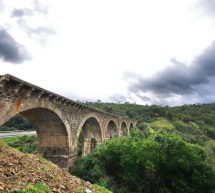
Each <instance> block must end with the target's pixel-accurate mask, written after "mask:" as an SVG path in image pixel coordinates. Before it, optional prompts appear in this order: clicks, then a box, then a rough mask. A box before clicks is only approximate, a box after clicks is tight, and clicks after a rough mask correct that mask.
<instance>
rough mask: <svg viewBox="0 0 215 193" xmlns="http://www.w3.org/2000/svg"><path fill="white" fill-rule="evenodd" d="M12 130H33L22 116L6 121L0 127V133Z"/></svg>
mask: <svg viewBox="0 0 215 193" xmlns="http://www.w3.org/2000/svg"><path fill="white" fill-rule="evenodd" d="M14 130H24V131H26V130H35V129H34V127H33V125H32V124H31V122H30V121H29V120H28V119H26V118H25V117H24V116H22V115H20V114H18V115H16V116H14V117H13V118H11V119H10V120H8V121H7V122H6V123H5V124H4V125H2V126H1V127H0V131H14Z"/></svg>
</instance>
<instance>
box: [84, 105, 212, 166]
mask: <svg viewBox="0 0 215 193" xmlns="http://www.w3.org/2000/svg"><path fill="white" fill-rule="evenodd" d="M86 105H88V106H91V107H94V108H98V109H101V110H103V111H106V112H109V113H115V114H119V115H122V116H127V117H130V118H132V119H135V120H137V121H138V124H137V127H138V128H139V129H141V130H142V131H143V132H144V133H145V134H148V135H149V134H152V133H155V132H158V131H160V130H165V131H168V132H170V133H174V134H177V135H180V136H181V137H182V138H183V139H184V140H186V141H187V142H190V143H195V144H199V145H202V146H204V147H205V148H206V150H207V152H208V154H209V156H210V157H211V159H212V160H215V104H194V105H184V106H179V107H167V106H166V107H161V106H156V105H152V106H148V105H145V106H143V105H136V104H114V103H98V102H97V103H89V102H88V103H86ZM212 160H211V162H213V163H215V161H212ZM214 166H215V165H214Z"/></svg>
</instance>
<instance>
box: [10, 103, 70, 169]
mask: <svg viewBox="0 0 215 193" xmlns="http://www.w3.org/2000/svg"><path fill="white" fill-rule="evenodd" d="M17 114H21V115H22V116H24V117H25V118H27V119H28V120H29V121H30V122H31V123H32V124H33V126H34V127H35V130H36V132H37V135H38V141H39V147H38V148H39V153H40V154H41V155H42V156H43V157H45V158H47V159H48V160H50V161H52V162H54V163H56V164H58V165H59V166H61V167H63V168H66V167H68V160H69V158H70V156H71V149H70V137H69V135H70V132H69V130H70V129H69V124H68V122H67V121H66V120H63V119H62V115H61V114H59V113H58V111H57V110H56V109H55V110H53V109H49V108H45V107H32V108H30V107H29V108H23V109H22V111H20V112H18V113H11V115H12V116H10V117H8V118H7V120H9V119H10V118H12V117H14V116H15V115H17Z"/></svg>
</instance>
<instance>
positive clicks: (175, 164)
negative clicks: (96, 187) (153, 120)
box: [73, 129, 215, 193]
mask: <svg viewBox="0 0 215 193" xmlns="http://www.w3.org/2000/svg"><path fill="white" fill-rule="evenodd" d="M73 174H75V175H77V176H79V177H81V178H83V179H85V180H89V181H91V182H92V183H98V184H102V185H105V186H106V187H107V188H109V189H111V190H112V191H113V192H116V193H128V192H130V193H139V192H141V193H148V192H153V193H158V192H159V193H167V192H168V193H182V192H186V193H195V192H202V193H203V192H204V193H209V192H212V190H213V188H214V186H215V173H214V170H213V169H212V167H211V166H210V165H209V163H208V159H207V156H206V153H205V152H204V150H203V148H202V147H200V146H198V145H193V144H190V143H187V142H185V141H184V140H182V139H181V138H180V137H178V136H176V135H173V134H168V133H158V134H155V135H153V136H150V137H149V138H147V139H145V135H144V134H143V132H141V131H139V130H135V129H134V130H132V132H131V135H129V136H123V137H120V138H114V139H111V140H109V141H107V142H106V143H105V144H103V145H101V146H99V147H98V148H97V149H96V150H95V151H94V152H93V153H92V154H90V155H89V156H87V157H86V158H82V159H79V160H78V161H77V162H76V165H75V168H74V170H73Z"/></svg>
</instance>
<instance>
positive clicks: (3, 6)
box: [0, 0, 5, 12]
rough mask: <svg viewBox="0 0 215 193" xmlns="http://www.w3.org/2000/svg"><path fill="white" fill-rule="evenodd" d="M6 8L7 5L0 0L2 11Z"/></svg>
mask: <svg viewBox="0 0 215 193" xmlns="http://www.w3.org/2000/svg"><path fill="white" fill-rule="evenodd" d="M4 8H5V5H4V4H3V2H2V0H0V11H1V12H2V11H3V10H4Z"/></svg>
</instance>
